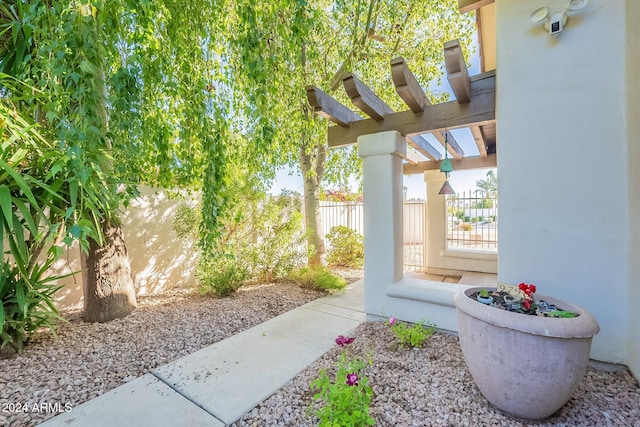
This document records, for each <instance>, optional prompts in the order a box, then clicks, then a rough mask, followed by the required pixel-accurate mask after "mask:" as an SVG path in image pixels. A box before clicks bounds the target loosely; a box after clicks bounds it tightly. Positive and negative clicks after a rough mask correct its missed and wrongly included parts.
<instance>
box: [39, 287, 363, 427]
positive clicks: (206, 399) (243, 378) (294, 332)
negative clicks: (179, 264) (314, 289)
mask: <svg viewBox="0 0 640 427" xmlns="http://www.w3.org/2000/svg"><path fill="white" fill-rule="evenodd" d="M363 293H364V292H363V282H362V281H358V282H356V283H353V284H351V285H349V286H348V287H347V289H346V290H345V291H340V292H338V293H335V294H333V295H330V296H326V297H324V298H320V299H317V300H315V301H312V302H310V303H307V304H305V305H303V306H301V307H298V308H296V309H293V310H291V311H289V312H287V313H284V314H282V315H280V316H278V317H274V318H273V319H270V320H268V321H266V322H264V323H262V324H260V325H257V326H254V327H253V328H251V329H248V330H246V331H244V332H241V333H239V334H237V335H234V336H232V337H230V338H227V339H225V340H223V341H220V342H217V343H215V344H212V345H210V346H208V347H205V348H203V349H201V350H199V351H197V352H195V353H193V354H190V355H188V356H186V357H183V358H181V359H178V360H176V361H174V362H172V363H169V364H167V365H164V366H160V367H158V368H156V369H154V370H153V371H151V373H149V374H146V375H144V376H142V377H140V378H137V379H136V380H133V381H131V382H129V383H127V384H125V385H122V386H120V387H118V388H116V389H114V390H111V391H109V392H107V393H105V394H103V395H102V396H99V397H97V398H95V399H93V400H90V401H88V402H85V403H83V404H81V405H79V406H78V407H76V408H73V410H72V411H70V412H67V413H64V414H61V415H58V416H56V417H54V418H52V419H50V420H47V421H45V422H44V423H42V424H40V425H41V426H46V427H54V426H55V427H58V426H59V427H63V426H65V427H66V426H92V427H100V426H104V427H112V426H118V427H120V426H171V427H180V426H184V427H194V426H224V425H228V424H230V423H232V422H234V421H236V420H238V419H239V418H240V417H241V416H242V415H244V414H245V413H247V412H249V411H250V410H251V409H253V408H254V407H255V406H256V405H258V404H259V403H260V402H262V401H263V400H264V399H266V398H267V397H269V396H270V395H271V394H273V393H274V392H275V391H277V390H278V389H279V388H281V387H282V386H283V385H284V384H285V383H287V382H288V381H289V380H291V379H292V378H293V377H295V376H296V375H297V374H298V373H299V372H300V371H302V370H303V369H304V368H306V367H307V366H308V365H310V364H311V363H313V362H314V361H316V360H317V359H318V358H320V357H321V356H322V355H323V354H324V353H326V352H327V351H328V350H329V349H331V347H333V346H334V345H335V339H336V337H337V336H338V335H348V334H349V333H351V332H352V331H353V330H354V329H355V328H356V327H357V326H358V325H359V324H360V323H362V322H363V321H364V320H365V318H366V315H365V313H364V308H363V304H364V297H363Z"/></svg>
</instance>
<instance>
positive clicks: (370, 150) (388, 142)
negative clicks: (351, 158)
mask: <svg viewBox="0 0 640 427" xmlns="http://www.w3.org/2000/svg"><path fill="white" fill-rule="evenodd" d="M389 154H391V155H394V156H398V157H401V158H405V157H407V142H406V141H405V139H404V137H403V136H402V135H401V134H400V133H399V132H398V131H395V130H393V131H387V132H378V133H373V134H370V135H362V136H359V137H358V155H359V156H360V157H362V158H364V157H370V156H381V155H389Z"/></svg>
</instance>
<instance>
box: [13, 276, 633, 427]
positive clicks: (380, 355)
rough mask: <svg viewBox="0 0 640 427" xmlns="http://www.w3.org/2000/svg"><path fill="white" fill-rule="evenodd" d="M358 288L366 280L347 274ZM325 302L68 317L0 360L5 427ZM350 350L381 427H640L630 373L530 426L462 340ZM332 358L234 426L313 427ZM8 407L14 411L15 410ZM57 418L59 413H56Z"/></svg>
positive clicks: (143, 303)
mask: <svg viewBox="0 0 640 427" xmlns="http://www.w3.org/2000/svg"><path fill="white" fill-rule="evenodd" d="M338 273H339V274H340V275H341V276H343V277H345V278H347V280H348V281H353V280H356V279H358V278H359V275H360V274H361V272H358V271H356V272H353V271H339V272H338ZM322 295H323V294H322V293H320V292H315V291H311V290H306V289H302V288H300V287H298V286H296V285H292V284H290V283H279V284H274V285H257V286H250V287H245V288H242V289H241V290H240V292H239V293H238V294H237V295H236V296H234V297H230V298H224V299H213V298H208V297H201V296H199V295H197V294H195V295H194V294H190V293H186V292H174V293H171V294H165V295H162V296H157V297H142V298H140V299H139V308H138V310H136V311H135V312H134V313H133V314H132V315H130V316H128V317H126V318H124V319H119V320H115V321H112V322H109V323H104V324H87V323H84V322H82V321H81V320H80V313H77V312H76V313H66V314H65V317H66V318H67V319H68V320H69V323H64V324H61V326H60V327H59V330H58V338H57V339H55V340H54V339H53V338H51V337H50V336H42V337H39V338H38V339H37V340H35V341H34V342H33V343H32V344H30V346H29V347H28V349H27V350H26V351H25V353H24V354H23V355H20V356H17V357H15V358H13V359H8V360H0V426H12V427H13V426H21V427H22V426H33V425H37V424H38V423H40V422H42V421H44V420H45V419H47V418H50V417H51V416H53V415H55V413H51V412H50V411H49V412H46V411H44V412H33V411H27V412H15V411H8V409H15V407H16V405H25V404H26V405H27V407H28V408H32V407H33V404H40V403H42V402H45V403H48V404H49V405H51V404H53V405H55V404H58V405H60V407H61V408H62V410H64V406H65V404H68V405H70V406H71V407H76V406H77V405H79V404H80V403H82V402H84V401H86V400H89V399H92V398H94V397H97V396H99V395H101V394H103V393H105V392H106V391H108V390H111V389H113V388H115V387H117V386H119V385H122V384H123V383H126V382H128V381H131V380H133V379H134V378H136V377H138V376H141V375H143V374H145V373H147V372H148V371H149V370H151V369H153V368H155V367H156V366H159V365H163V364H166V363H168V362H170V361H172V360H175V359H176V358H179V357H182V356H185V355H187V354H190V353H192V352H194V351H196V350H199V349H200V348H202V347H204V346H207V345H209V344H211V343H213V342H216V341H219V340H221V339H224V338H227V337H229V336H231V335H234V334H236V333H238V332H240V331H242V330H244V329H247V328H249V327H251V326H254V325H256V324H259V323H261V322H264V321H266V320H268V319H269V318H271V317H274V316H276V315H278V314H281V313H283V312H285V311H288V310H291V309H293V308H295V307H297V306H299V305H302V304H304V303H306V302H308V301H310V300H313V299H315V298H318V297H320V296H322ZM354 336H355V337H356V340H355V341H354V343H353V344H351V345H350V346H349V351H352V352H353V353H354V354H357V355H371V357H372V360H373V363H372V365H370V366H368V367H367V376H368V377H369V384H370V385H371V386H372V388H373V391H374V398H373V402H372V406H371V415H372V416H373V417H374V418H375V420H376V425H379V426H529V425H532V426H638V427H640V388H639V386H638V382H637V381H636V380H635V379H634V378H633V376H632V375H631V374H630V372H629V370H628V369H626V368H624V367H623V368H619V369H616V370H614V371H612V372H609V371H605V370H596V369H594V368H589V369H588V371H587V375H586V378H585V380H584V381H583V382H582V384H581V386H580V388H579V389H578V391H577V392H576V394H575V395H574V397H573V398H572V399H571V400H570V401H569V402H568V404H567V405H565V406H564V407H563V408H562V409H561V410H560V411H559V412H558V413H557V414H556V415H555V416H553V417H551V418H548V419H546V420H544V421H543V422H529V421H526V420H522V419H519V418H515V417H512V416H509V415H507V414H505V413H503V412H501V411H499V410H497V409H494V408H492V407H491V406H489V405H488V403H487V402H486V400H485V399H484V398H483V397H482V395H481V394H480V392H479V391H478V389H477V388H476V387H475V385H474V384H473V382H472V380H471V375H470V374H469V372H468V370H467V368H466V366H465V364H464V361H463V359H462V353H461V350H460V346H459V344H458V339H457V338H456V337H454V336H451V335H447V334H443V333H436V334H434V335H433V336H432V337H430V338H429V340H428V341H427V344H426V345H425V347H424V348H422V349H419V350H411V349H402V348H401V349H397V350H396V349H394V345H393V343H394V337H393V335H392V334H391V332H390V331H389V330H388V328H387V327H386V325H384V324H382V323H365V324H363V325H361V326H360V327H359V328H358V329H357V331H356V332H355V333H354ZM341 350H342V349H340V348H338V347H337V346H336V348H334V349H332V350H331V351H329V352H328V353H327V354H325V355H324V356H323V357H322V358H320V359H319V360H318V361H317V362H316V363H315V364H313V365H312V366H310V367H308V368H307V369H306V370H304V371H303V372H302V373H301V374H300V375H298V376H297V377H296V378H294V379H293V380H292V381H290V382H289V383H288V384H287V385H285V387H283V388H282V389H281V390H279V391H277V392H276V393H274V394H273V395H272V396H271V397H270V398H269V399H267V400H266V401H265V402H263V403H262V404H261V405H260V406H258V407H257V408H255V409H254V410H253V411H251V412H250V413H249V414H246V415H245V416H244V417H243V418H242V419H241V420H239V421H238V422H237V423H235V424H234V425H235V426H276V425H283V426H313V425H317V420H314V419H313V418H310V417H309V416H307V409H308V408H309V406H310V404H312V397H313V391H311V390H309V386H308V384H309V382H310V381H311V380H312V379H314V378H315V377H316V376H317V374H318V370H319V369H321V368H324V369H331V367H332V366H333V364H334V362H335V361H336V360H337V359H338V357H339V354H340V352H341ZM10 405H13V406H12V407H11V406H10ZM54 409H55V407H54Z"/></svg>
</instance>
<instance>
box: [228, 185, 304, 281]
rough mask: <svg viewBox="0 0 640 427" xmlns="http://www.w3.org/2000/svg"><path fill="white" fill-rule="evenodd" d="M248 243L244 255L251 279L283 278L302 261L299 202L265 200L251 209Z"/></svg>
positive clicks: (289, 198) (276, 198) (287, 198)
mask: <svg viewBox="0 0 640 427" xmlns="http://www.w3.org/2000/svg"><path fill="white" fill-rule="evenodd" d="M247 225H248V226H249V227H250V230H251V236H252V239H251V241H250V242H248V243H247V244H246V245H244V247H243V248H240V249H239V252H244V254H245V257H246V259H247V262H248V268H249V272H250V273H251V275H252V277H253V278H255V279H256V280H258V281H261V282H272V281H274V280H277V279H282V278H285V277H287V276H288V275H289V273H290V272H291V271H293V270H294V269H296V268H300V267H301V266H303V265H304V263H305V261H306V253H305V248H304V242H305V234H304V224H303V216H302V206H301V203H300V198H299V197H295V196H294V195H290V194H281V195H280V196H274V197H266V198H264V199H262V200H260V201H259V202H258V203H256V204H254V205H253V206H252V209H251V210H250V211H249V215H248V224H247Z"/></svg>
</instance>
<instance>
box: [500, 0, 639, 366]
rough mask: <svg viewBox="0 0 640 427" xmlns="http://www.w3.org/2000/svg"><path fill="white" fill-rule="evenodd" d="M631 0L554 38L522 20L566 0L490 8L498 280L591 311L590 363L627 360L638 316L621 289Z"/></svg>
mask: <svg viewBox="0 0 640 427" xmlns="http://www.w3.org/2000/svg"><path fill="white" fill-rule="evenodd" d="M635 1H636V0H628V1H627V0H591V1H590V2H589V3H588V5H587V6H586V7H585V8H584V9H582V10H580V11H576V12H571V14H570V17H569V21H568V23H567V25H566V27H565V29H564V31H563V32H562V33H561V34H559V35H557V36H555V37H551V36H549V35H548V33H546V32H545V31H544V29H543V28H542V25H540V24H534V23H532V22H531V21H530V19H529V16H530V14H531V12H532V11H533V10H535V9H536V8H538V7H542V6H548V7H549V8H550V9H551V11H552V12H555V11H557V10H561V9H562V8H563V7H564V5H566V1H565V0H497V1H496V11H497V37H498V38H497V39H498V43H497V70H498V74H497V78H498V81H497V84H498V89H497V101H496V105H497V110H496V114H497V132H498V144H499V147H498V149H499V151H498V152H499V157H498V169H499V170H500V189H499V191H500V221H499V235H500V262H499V280H500V281H503V282H507V283H519V282H522V281H525V282H528V283H535V284H536V285H537V286H538V290H539V292H540V293H544V294H548V295H553V296H556V297H558V298H560V299H564V300H567V301H570V302H573V303H575V304H578V305H580V306H583V307H584V308H586V309H588V310H589V311H590V312H591V313H593V314H594V316H595V317H596V318H597V320H598V321H599V323H600V326H601V332H600V334H599V335H597V336H596V337H595V338H594V340H593V347H592V354H591V355H592V357H593V358H595V359H599V360H604V361H609V362H622V363H630V362H631V361H630V360H629V353H628V351H627V350H628V349H627V341H628V338H629V337H630V331H629V328H628V326H629V319H630V314H629V308H630V306H629V304H628V303H627V301H628V299H629V297H630V296H631V297H635V298H636V300H635V303H631V304H632V306H631V308H633V309H634V310H635V311H637V304H638V302H640V301H638V299H637V296H638V295H637V291H636V292H635V293H630V292H629V288H630V284H631V282H632V275H634V274H637V273H638V271H637V268H638V267H632V266H631V264H632V260H631V257H632V254H634V250H637V247H638V244H637V242H636V243H632V244H631V245H630V242H629V236H630V235H631V234H632V232H633V231H634V230H636V228H637V224H634V223H633V222H634V219H633V218H630V212H633V213H632V214H631V215H633V216H635V217H636V219H637V216H638V214H637V209H636V208H637V203H638V201H637V194H635V195H632V197H635V198H636V200H633V201H631V203H630V193H629V188H630V186H629V182H630V179H636V180H637V178H638V175H637V171H634V170H633V169H634V168H635V167H636V165H637V160H629V157H628V156H629V154H630V151H633V152H635V153H636V154H637V152H638V149H637V146H633V143H634V141H637V139H635V138H636V137H634V139H631V138H630V136H629V132H628V131H627V129H626V123H627V120H628V119H630V118H631V117H628V114H630V113H631V112H632V111H631V110H632V109H637V107H631V108H629V107H628V104H627V98H626V96H627V94H628V91H629V89H630V87H629V86H630V85H631V86H632V85H637V83H629V80H625V78H624V76H625V74H626V71H627V69H626V67H625V64H626V62H625V60H624V58H625V55H626V54H627V53H628V52H629V51H628V50H627V46H626V43H625V40H626V39H627V35H628V34H627V31H626V29H625V6H626V5H627V4H628V5H631V4H632V3H633V2H635ZM633 9H636V10H637V5H634V6H633ZM637 18H638V15H637V13H636V15H635V17H634V19H632V21H634V22H633V25H636V26H637V25H638V22H637V21H638V19H637ZM630 31H631V30H630ZM633 31H636V30H633ZM634 52H635V54H636V55H637V50H636V51H634ZM636 78H637V77H636ZM635 99H636V100H637V99H638V98H637V97H636V98H635ZM628 108H629V109H628ZM636 112H637V111H636ZM635 117H636V119H635V120H636V121H637V115H636V116H635ZM635 159H637V156H636V158H635ZM632 163H633V164H632ZM634 185H637V184H634ZM635 192H636V193H637V190H636V191H635ZM636 222H637V221H636ZM636 232H637V230H636ZM635 254H636V255H633V256H636V257H637V252H635ZM633 316H634V317H635V316H637V314H636V313H634V314H633ZM636 325H637V323H636ZM635 328H636V329H637V326H636V327H635ZM634 334H637V332H634ZM636 338H637V335H636ZM634 351H637V347H635V350H634ZM636 363H637V362H636Z"/></svg>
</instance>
